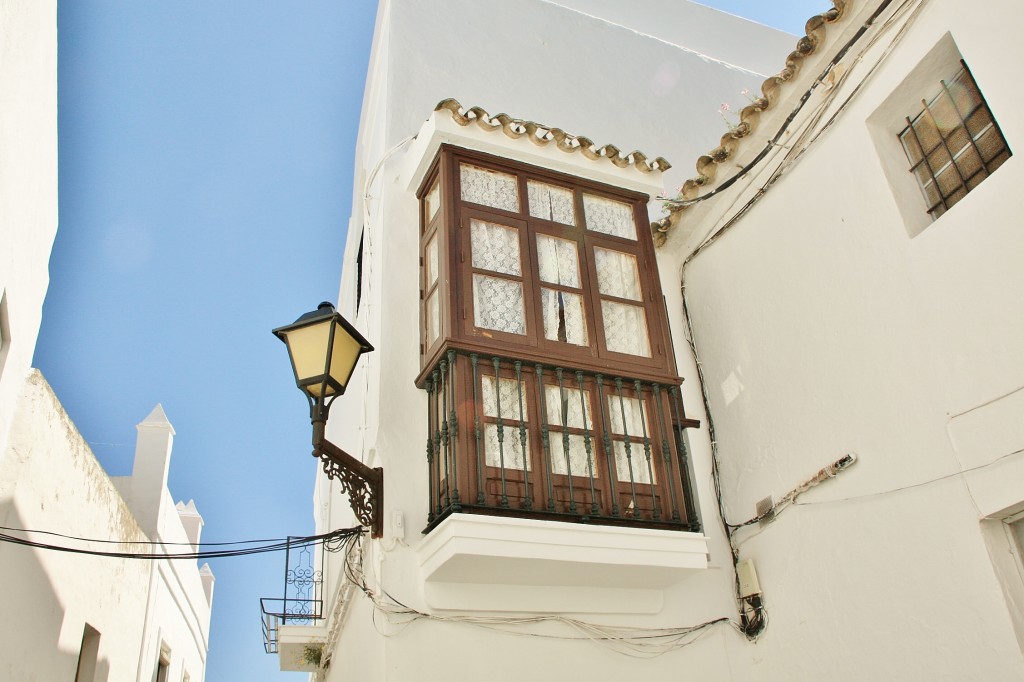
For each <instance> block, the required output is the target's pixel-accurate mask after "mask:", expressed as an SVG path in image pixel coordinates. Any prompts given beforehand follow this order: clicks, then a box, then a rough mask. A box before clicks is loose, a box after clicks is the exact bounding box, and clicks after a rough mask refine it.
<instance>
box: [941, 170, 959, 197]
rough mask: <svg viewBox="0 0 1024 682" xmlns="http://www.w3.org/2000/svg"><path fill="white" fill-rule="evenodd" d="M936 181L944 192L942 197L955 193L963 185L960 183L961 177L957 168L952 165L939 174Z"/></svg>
mask: <svg viewBox="0 0 1024 682" xmlns="http://www.w3.org/2000/svg"><path fill="white" fill-rule="evenodd" d="M935 181H936V182H938V183H939V191H940V192H942V196H944V197H946V196H949V195H950V194H952V193H953V191H954V190H956V188H957V187H959V186H960V185H962V184H963V183H962V182H960V175H959V174H958V173H957V172H956V168H954V167H953V165H952V164H950V165H948V166H946V168H945V169H944V170H943V171H941V172H939V173H937V174H936V176H935Z"/></svg>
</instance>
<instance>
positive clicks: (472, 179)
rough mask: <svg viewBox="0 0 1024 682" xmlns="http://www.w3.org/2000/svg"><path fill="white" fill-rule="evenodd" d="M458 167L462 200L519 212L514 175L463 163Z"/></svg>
mask: <svg viewBox="0 0 1024 682" xmlns="http://www.w3.org/2000/svg"><path fill="white" fill-rule="evenodd" d="M459 168H460V171H461V173H460V176H461V180H462V182H461V184H462V200H463V201H472V202H473V203H474V204H483V205H484V206H493V207H494V208H500V209H502V210H505V211H512V212H514V213H518V212H519V185H518V183H517V181H516V177H515V176H514V175H508V174H506V173H497V172H495V171H489V170H485V169H483V168H477V167H476V166H470V165H468V164H465V163H464V164H462V165H461V166H460V167H459Z"/></svg>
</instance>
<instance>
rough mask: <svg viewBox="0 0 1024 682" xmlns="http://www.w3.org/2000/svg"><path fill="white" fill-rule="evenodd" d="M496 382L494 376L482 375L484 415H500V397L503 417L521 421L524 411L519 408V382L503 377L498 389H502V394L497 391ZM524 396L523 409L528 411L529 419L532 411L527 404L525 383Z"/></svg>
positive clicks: (523, 387) (524, 386) (481, 394)
mask: <svg viewBox="0 0 1024 682" xmlns="http://www.w3.org/2000/svg"><path fill="white" fill-rule="evenodd" d="M494 384H495V382H494V377H492V376H487V375H486V374H485V375H483V376H482V377H480V397H481V399H482V400H483V408H484V416H485V417H497V416H498V406H499V403H498V399H499V398H500V399H501V403H500V406H501V418H502V419H512V420H514V421H521V420H522V418H523V417H522V414H523V413H522V412H521V411H520V409H519V386H520V385H519V382H518V381H516V380H515V379H506V378H502V379H501V380H500V381H499V382H498V390H500V394H499V393H498V392H497V391H495V387H494ZM522 398H523V410H525V411H526V414H527V420H529V414H530V412H529V410H528V409H527V406H526V384H525V383H524V384H523V385H522Z"/></svg>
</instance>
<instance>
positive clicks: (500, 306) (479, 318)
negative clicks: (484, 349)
mask: <svg viewBox="0 0 1024 682" xmlns="http://www.w3.org/2000/svg"><path fill="white" fill-rule="evenodd" d="M470 242H471V251H472V262H473V267H474V268H480V269H482V270H491V271H492V272H498V273H502V274H505V275H513V276H516V277H518V276H521V275H522V264H521V258H520V252H519V231H518V230H516V229H514V228H511V227H505V226H504V225H497V224H495V223H488V222H485V221H483V220H471V221H470ZM473 323H474V324H475V325H476V326H477V327H480V328H482V329H494V330H495V331H500V332H506V333H508V334H525V333H526V311H525V305H524V301H523V284H522V282H517V281H513V280H508V279H502V278H499V277H488V276H487V275H481V274H474V275H473Z"/></svg>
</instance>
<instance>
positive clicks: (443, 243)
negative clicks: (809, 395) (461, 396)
mask: <svg viewBox="0 0 1024 682" xmlns="http://www.w3.org/2000/svg"><path fill="white" fill-rule="evenodd" d="M463 162H465V163H468V164H470V165H474V166H478V167H481V168H485V169H488V170H493V171H497V172H500V173H507V174H512V175H514V176H516V177H517V182H518V190H519V197H520V201H519V211H518V212H511V211H505V210H502V209H498V208H494V207H488V206H481V205H479V204H473V203H470V202H464V201H462V200H461V186H460V175H459V167H460V164H461V163H463ZM528 180H536V181H540V182H543V183H546V184H551V185H555V186H558V187H561V188H565V189H569V190H571V191H573V192H574V206H575V213H576V222H577V225H576V226H566V225H562V224H560V223H557V222H553V221H550V220H545V219H542V218H536V217H533V216H531V215H530V213H529V204H528V200H527V196H528V192H527V181H528ZM435 183H439V186H440V197H441V208H440V210H439V211H438V212H437V215H436V216H435V217H434V219H433V220H429V216H427V215H426V210H427V209H426V205H425V204H426V202H425V201H424V199H425V197H426V196H427V194H428V193H429V192H430V190H431V189H432V188H433V187H434V185H435ZM584 193H587V194H592V195H596V196H599V197H602V198H606V199H611V200H614V201H619V202H622V203H625V204H628V205H629V206H631V208H632V213H633V221H634V224H635V227H636V231H637V239H636V240H635V241H633V240H629V239H625V238H621V237H616V236H613V235H608V234H603V233H599V232H595V231H591V230H588V229H586V215H585V211H584V208H583V194H584ZM417 198H418V199H419V200H420V254H421V257H420V299H421V303H420V309H421V315H420V317H421V322H420V349H421V358H420V360H421V374H420V376H419V377H418V378H417V384H418V385H422V384H423V382H424V381H425V380H426V378H427V374H428V373H429V368H431V367H433V366H434V365H435V364H436V363H437V361H438V360H439V359H440V357H441V355H442V354H443V353H444V351H445V349H446V348H448V347H456V348H458V349H460V350H465V351H469V352H481V353H493V352H501V353H504V354H509V353H513V354H515V355H516V356H517V357H521V358H522V359H523V360H525V361H538V362H545V363H560V364H565V365H571V366H578V367H580V368H582V369H587V370H591V371H598V372H599V371H605V372H618V373H628V374H629V375H630V376H636V377H640V378H644V379H648V380H653V381H662V382H666V383H671V382H673V381H674V382H678V381H679V378H678V376H677V373H676V366H675V358H674V356H673V353H672V345H671V339H670V332H669V324H668V317H667V313H666V310H665V304H664V297H663V294H662V289H661V283H660V281H659V279H658V276H657V264H656V260H655V254H654V244H653V241H652V239H651V237H650V223H649V220H648V216H647V200H648V197H647V196H646V195H644V194H641V193H638V192H632V191H629V190H624V189H622V188H617V187H612V186H609V185H605V184H602V183H598V182H594V181H591V180H587V179H584V178H578V177H574V176H569V175H566V174H563V173H558V172H555V171H551V170H548V169H545V168H540V167H537V166H532V165H529V164H524V163H521V162H517V161H510V160H508V159H504V158H500V157H496V156H493V155H490V154H485V153H483V152H477V151H472V150H467V149H463V148H460V147H454V146H451V145H442V146H441V148H440V150H439V152H438V155H437V158H436V159H435V161H434V163H433V165H432V167H431V169H430V170H429V171H428V173H427V175H426V177H425V178H424V181H423V182H422V184H421V186H420V188H419V191H418V192H417ZM473 217H475V218H479V219H482V220H486V221H489V222H495V223H498V224H505V225H510V224H511V226H514V227H518V228H519V229H520V258H521V262H522V268H523V276H522V278H521V281H523V283H524V299H525V306H526V309H525V320H526V331H527V333H526V334H525V335H523V336H520V335H516V334H508V333H503V332H500V331H494V330H483V329H478V328H476V327H475V326H474V321H473V300H472V299H473V292H472V273H473V272H474V270H473V268H472V266H471V253H470V250H469V243H470V242H469V239H470V235H469V231H470V230H469V219H470V218H473ZM512 221H514V222H512ZM537 234H547V235H550V236H553V237H558V238H562V239H567V240H569V241H573V242H575V243H576V244H577V255H578V259H579V265H580V277H581V284H582V287H581V289H582V292H581V294H582V296H583V301H584V306H585V319H586V322H587V335H588V345H587V346H576V345H573V344H569V343H565V342H561V341H555V340H549V339H546V338H545V336H544V333H543V311H542V309H541V292H540V290H541V288H542V287H543V288H549V289H558V288H559V287H558V285H549V284H548V283H542V282H541V281H540V278H539V263H538V256H537V248H536V244H535V241H536V235H537ZM435 235H436V238H437V239H438V252H439V264H438V270H439V272H438V287H439V289H440V288H441V287H442V286H443V287H444V289H443V290H442V295H441V299H440V301H439V317H440V325H439V326H440V329H439V334H438V338H437V339H436V340H435V341H434V342H433V343H429V342H428V341H427V338H426V320H427V312H428V311H427V309H426V306H427V299H428V297H429V295H430V293H431V291H432V289H431V290H428V287H427V282H426V281H425V276H426V267H425V258H426V253H425V251H424V249H425V246H426V244H427V242H428V241H429V239H430V238H431V237H433V236H435ZM595 247H603V248H608V249H611V250H614V251H618V252H623V253H627V254H629V255H631V256H634V257H635V258H636V260H637V268H638V271H639V277H640V287H641V292H642V300H641V301H631V300H626V299H621V300H620V299H616V298H614V297H611V296H607V295H603V294H600V293H599V292H598V285H597V272H596V267H595V266H594V264H593V253H594V251H593V249H594V248H595ZM481 274H483V273H481ZM487 274H488V275H489V276H491V275H493V273H489V272H488V273H487ZM510 279H514V278H510ZM602 300H607V301H613V302H622V303H626V304H629V305H636V306H638V307H641V308H642V309H643V312H644V315H645V318H646V322H647V327H648V329H647V331H648V342H649V345H650V352H651V356H650V357H649V358H648V357H641V356H637V355H631V354H628V353H620V352H615V351H610V350H608V348H607V344H606V341H605V334H604V327H603V317H602V310H601V301H602Z"/></svg>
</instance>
